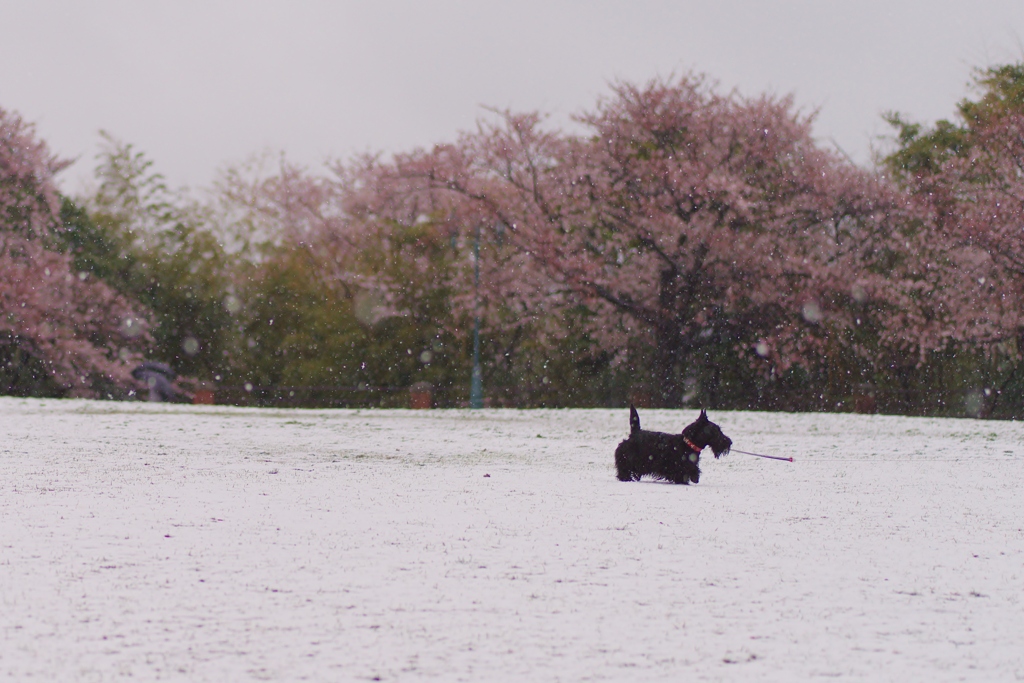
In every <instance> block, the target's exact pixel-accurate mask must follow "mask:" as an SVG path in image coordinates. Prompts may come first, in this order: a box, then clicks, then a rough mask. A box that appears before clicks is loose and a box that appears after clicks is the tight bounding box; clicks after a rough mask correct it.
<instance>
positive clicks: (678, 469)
mask: <svg viewBox="0 0 1024 683" xmlns="http://www.w3.org/2000/svg"><path fill="white" fill-rule="evenodd" d="M705 446H711V450H712V451H714V453H715V457H716V458H718V457H720V456H722V455H724V454H726V453H728V452H729V449H730V448H731V447H732V439H730V438H729V437H727V436H726V435H725V434H723V433H722V430H721V429H719V427H718V425H716V424H715V423H714V422H712V421H711V420H709V419H708V414H707V413H706V412H704V411H703V410H702V411H700V417H698V418H697V421H696V422H694V423H693V424H691V425H690V426H688V427H687V428H686V429H684V430H683V433H682V434H678V435H677V434H665V433H664V432H647V431H644V430H642V429H640V416H639V415H638V414H637V412H636V408H634V407H633V406H630V407H629V438H628V439H626V440H625V441H623V442H622V443H620V444H619V447H618V448H616V449H615V468H616V469H617V470H618V474H619V481H640V477H642V476H644V475H645V474H649V475H651V476H652V477H654V478H655V479H667V480H668V481H670V482H672V483H673V484H689V483H690V482H691V481H692V482H693V483H694V484H696V483H697V482H698V481H700V467H699V466H698V464H699V463H700V452H701V451H702V450H704V447H705Z"/></svg>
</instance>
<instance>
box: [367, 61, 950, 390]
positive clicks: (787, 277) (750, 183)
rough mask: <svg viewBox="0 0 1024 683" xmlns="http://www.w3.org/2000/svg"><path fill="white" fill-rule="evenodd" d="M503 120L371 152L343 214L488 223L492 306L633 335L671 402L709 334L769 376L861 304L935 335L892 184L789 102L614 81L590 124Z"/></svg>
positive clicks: (908, 335)
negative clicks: (385, 154)
mask: <svg viewBox="0 0 1024 683" xmlns="http://www.w3.org/2000/svg"><path fill="white" fill-rule="evenodd" d="M499 114H500V115H499V117H498V121H497V122H496V123H491V124H481V126H480V128H479V129H478V130H477V131H476V132H474V133H470V134H466V135H464V136H463V137H462V138H461V139H460V140H459V141H458V142H457V143H455V144H451V145H441V146H438V147H435V148H434V149H431V150H419V151H415V152H412V153H409V154H404V155H398V156H396V157H395V158H394V159H393V160H392V161H390V162H373V163H369V164H365V165H364V166H363V167H362V169H361V171H360V172H359V173H357V174H356V175H357V181H356V182H351V183H350V185H349V200H348V211H349V214H350V215H351V216H355V217H357V218H358V219H360V220H362V221H364V222H372V221H374V220H377V221H378V222H379V221H380V219H382V218H384V217H386V218H387V219H388V220H392V221H397V222H399V223H403V224H404V223H408V222H409V221H413V220H416V217H417V216H420V215H425V216H432V217H433V219H434V220H437V221H441V222H443V223H444V224H446V225H448V226H450V229H451V230H452V231H453V233H454V234H457V235H458V236H459V239H460V240H462V242H463V243H466V242H468V241H470V240H472V239H474V238H475V235H476V234H477V231H478V230H479V229H480V226H484V227H485V229H486V230H485V235H486V236H487V237H488V239H487V240H486V246H487V248H488V249H487V251H486V252H485V257H484V258H483V263H484V264H485V270H484V275H483V277H482V286H483V288H484V289H485V290H486V292H487V295H486V298H487V299H489V301H490V302H491V304H490V305H486V302H485V306H484V308H485V309H486V310H488V311H491V312H492V313H491V315H492V316H493V317H494V319H495V320H500V319H501V316H500V315H497V314H495V313H493V312H494V311H501V310H505V311H513V312H515V313H516V314H517V315H513V316H511V318H510V317H509V316H506V317H505V319H506V320H508V321H509V322H510V323H512V324H516V320H520V321H521V320H529V319H531V316H533V319H536V320H546V321H549V322H550V321H556V322H557V320H558V319H559V317H560V316H559V315H552V313H558V312H561V313H563V314H564V312H565V311H566V310H569V309H579V308H580V307H582V308H583V309H584V310H585V311H586V319H587V321H588V325H589V328H590V331H591V333H592V334H593V335H594V338H595V339H596V340H597V341H598V343H600V344H601V345H603V346H604V347H606V348H611V349H619V350H620V351H621V350H624V349H626V348H627V346H628V345H629V343H630V341H631V340H636V339H640V340H644V342H645V343H646V345H647V348H649V349H650V355H651V357H650V359H649V362H648V364H647V368H648V371H649V372H650V374H651V377H650V385H651V386H650V388H651V390H652V393H653V398H654V400H655V401H656V402H657V403H658V404H659V405H666V406H672V405H678V404H679V402H680V401H681V399H682V396H683V391H684V384H685V381H686V379H687V376H688V374H689V373H693V372H695V370H696V369H697V368H698V367H699V365H700V362H701V360H700V359H701V358H702V354H704V352H705V351H706V350H708V349H710V348H712V347H719V348H720V347H722V346H726V347H729V348H733V349H734V350H735V351H736V353H737V354H738V355H739V357H741V358H742V357H745V358H746V359H747V362H750V363H753V364H760V366H761V367H762V368H763V369H764V371H765V372H781V371H785V370H786V369H787V368H789V367H791V366H793V365H794V364H798V363H806V362H809V361H810V360H812V359H814V358H816V357H819V356H820V354H821V353H822V351H823V349H824V347H825V346H826V345H827V344H829V343H841V344H852V345H856V341H855V340H856V335H855V334H853V333H852V330H853V328H854V327H856V326H857V325H860V324H861V322H862V320H861V319H862V318H863V317H865V316H866V315H868V314H869V313H870V312H871V311H873V312H874V313H875V317H876V318H877V321H878V330H879V334H881V335H882V336H883V337H884V338H885V340H886V342H887V343H891V344H895V345H897V346H902V347H905V348H907V349H912V350H916V349H919V348H923V347H926V346H935V345H937V344H941V343H942V339H943V338H944V336H945V335H947V334H948V329H947V328H946V323H945V322H944V321H943V320H942V319H941V316H935V315H933V312H930V311H929V306H928V304H927V300H928V298H929V296H930V293H931V290H932V288H933V287H934V283H933V282H932V280H931V279H930V274H929V272H928V268H927V267H926V266H923V265H922V263H923V262H922V261H921V260H919V259H917V258H912V257H911V255H913V254H919V253H921V250H922V249H924V248H926V247H927V238H926V236H925V235H923V234H922V233H921V232H920V231H918V232H917V234H914V233H913V231H912V230H902V229H901V226H904V225H906V224H907V223H908V222H909V220H910V218H911V214H910V209H909V208H908V205H907V203H906V201H905V198H904V197H902V196H901V195H900V194H899V193H898V192H896V191H894V190H893V189H892V188H891V187H890V186H888V185H887V184H886V183H885V182H884V180H883V179H882V178H880V177H878V176H876V175H875V174H872V173H870V172H867V171H863V170H860V169H857V168H855V167H853V166H852V165H850V164H849V163H847V162H845V161H844V160H842V159H841V158H839V157H838V156H837V155H836V154H833V153H830V152H828V151H826V150H823V149H822V148H821V147H819V146H818V145H817V144H816V143H815V142H814V140H813V137H812V135H811V124H812V117H811V116H807V115H803V114H801V113H800V112H798V111H795V109H794V106H793V103H792V101H791V99H789V98H776V97H771V96H760V97H755V98H746V97H742V96H740V95H738V94H736V93H730V94H727V95H723V94H720V93H719V92H717V90H716V88H715V87H713V85H711V84H709V83H708V81H707V80H706V79H704V78H703V77H700V76H692V75H691V76H685V77H683V78H681V79H678V80H677V81H673V82H665V81H654V82H651V83H648V84H646V85H644V86H636V85H631V84H625V83H623V84H618V85H616V86H615V87H614V88H613V95H612V97H610V98H608V99H606V100H605V101H603V102H601V103H600V104H599V105H598V107H597V108H596V109H595V110H594V111H592V112H590V113H586V114H584V115H582V116H580V117H579V122H580V123H582V124H583V125H585V126H586V127H587V128H588V129H589V134H587V135H575V136H574V135H566V134H562V133H559V132H557V131H549V130H545V129H544V127H543V126H542V119H541V117H540V116H539V115H536V114H527V115H519V114H513V113H510V112H502V113H499ZM493 226H499V227H500V229H499V230H498V231H495V230H494V229H493ZM463 277H464V276H463ZM460 289H461V291H464V292H465V291H473V290H472V289H470V288H468V287H466V286H462V287H461V288H460ZM472 305H473V306H475V307H480V306H481V301H480V297H479V296H475V297H474V301H473V302H472ZM855 350H856V349H855ZM860 351H864V349H860Z"/></svg>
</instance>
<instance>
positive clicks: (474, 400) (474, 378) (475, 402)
mask: <svg viewBox="0 0 1024 683" xmlns="http://www.w3.org/2000/svg"><path fill="white" fill-rule="evenodd" d="M473 287H474V292H475V295H476V305H475V310H474V315H473V374H472V375H471V377H470V382H469V407H470V408H473V409H479V408H483V407H484V377H483V371H482V370H481V369H480V224H479V223H477V226H476V236H475V238H474V240H473Z"/></svg>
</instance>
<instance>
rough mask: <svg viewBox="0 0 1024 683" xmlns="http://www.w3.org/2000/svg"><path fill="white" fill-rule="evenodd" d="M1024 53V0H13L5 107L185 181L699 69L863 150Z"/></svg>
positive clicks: (588, 100)
mask: <svg viewBox="0 0 1024 683" xmlns="http://www.w3.org/2000/svg"><path fill="white" fill-rule="evenodd" d="M1022 59H1024V0H973V1H971V0H857V1H856V2H854V1H852V0H851V1H842V2H840V1H838V0H836V1H831V0H778V1H773V0H703V1H688V0H676V1H661V2H659V1H655V0H630V1H628V2H625V1H623V2H603V1H600V0H566V1H561V2H560V1H559V0H516V1H515V2H486V1H485V0H476V1H474V2H470V1H465V2H464V1H457V0H443V1H432V0H419V1H408V2H391V1H387V0H374V1H372V2H370V1H366V2H354V1H352V2H350V1H346V0H334V1H331V2H328V1H323V2H317V1H313V0H308V1H306V0H288V1H287V2H284V1H281V2H269V1H259V0H245V1H244V2H243V1H242V0H235V1H228V0H201V1H192V0H175V1H174V2H159V3H158V2H139V1H138V0H130V1H123V2H118V1H114V0H91V1H90V2H81V1H78V0H54V1H47V0H24V1H23V0H0V107H3V108H5V109H10V110H15V111H17V112H19V113H20V114H21V115H22V116H23V117H24V118H26V119H28V120H30V121H34V122H35V123H36V125H37V130H38V132H39V134H40V135H41V136H42V137H43V138H44V139H46V140H47V141H48V143H49V144H50V147H51V148H52V149H53V150H54V151H55V152H57V153H58V154H60V155H62V156H64V157H69V158H77V159H78V162H77V163H76V164H75V165H74V166H73V167H72V168H71V169H69V170H68V171H66V172H65V174H64V175H65V179H64V186H65V189H66V190H68V191H75V190H76V189H78V188H79V187H80V186H81V182H82V178H83V177H85V176H87V175H88V174H89V172H90V171H91V169H92V167H93V166H94V163H95V162H94V155H95V154H96V151H97V142H98V139H99V138H98V131H99V130H100V129H104V130H107V131H109V132H111V133H112V134H113V135H114V136H116V137H118V138H120V139H122V140H124V141H126V142H131V143H133V144H135V145H136V147H137V148H138V149H140V150H143V151H145V152H146V153H147V155H148V156H149V157H150V158H151V159H153V160H154V161H155V163H156V168H157V170H159V171H161V172H163V173H164V174H165V175H166V176H167V178H168V179H169V180H170V182H171V184H172V185H175V186H178V185H189V186H193V187H195V186H202V185H204V184H207V183H209V182H210V181H211V180H212V179H213V178H214V177H215V175H216V173H217V171H218V169H220V168H222V167H224V166H225V165H228V164H232V163H238V162H240V161H244V160H245V159H246V158H248V157H250V156H251V155H253V154H257V153H260V152H262V151H267V150H272V151H277V150H283V151H285V152H286V153H287V154H288V156H289V157H291V158H292V159H293V160H296V161H299V162H302V163H305V164H307V165H310V166H313V167H316V166H317V165H319V164H320V163H322V162H323V161H324V160H326V159H328V158H336V157H342V158H346V157H349V156H350V155H352V154H354V153H359V152H365V151H385V152H388V151H398V150H404V149H410V148H412V147H416V146H427V145H431V144H433V143H436V142H444V141H447V140H451V139H453V138H454V137H455V136H456V135H457V133H458V131H460V130H466V129H469V128H472V127H473V126H474V123H475V121H476V120H477V119H478V118H480V117H481V116H484V115H486V112H485V111H484V110H483V109H482V107H483V106H488V105H489V106H495V107H500V108H505V107H509V108H512V109H515V110H541V111H545V112H549V113H550V114H551V121H552V122H553V123H554V124H555V125H559V126H561V127H566V126H567V125H569V124H568V121H569V116H570V115H571V114H573V113H576V112H579V111H582V110H584V109H589V108H591V107H593V105H594V103H595V102H596V100H597V99H598V98H599V97H601V96H602V95H604V94H607V92H608V88H607V85H608V83H609V81H612V80H615V79H626V80H631V81H645V80H648V79H650V78H653V77H655V76H659V75H660V76H667V75H671V74H679V73H683V72H686V71H689V70H694V71H700V72H704V73H706V74H708V75H710V76H711V77H713V78H714V79H716V80H717V81H719V82H720V83H721V85H722V87H723V88H724V89H732V88H738V89H739V90H740V91H741V92H743V93H745V94H756V93H758V92H761V91H772V92H775V93H778V94H784V93H793V94H794V95H795V97H796V101H797V103H798V105H799V106H800V107H802V108H803V109H805V110H807V111H810V110H814V109H818V110H819V112H820V113H819V115H818V119H817V125H816V128H815V131H816V134H817V136H818V137H819V138H820V140H822V141H823V142H825V143H827V144H831V141H835V143H836V144H838V145H839V146H841V147H842V149H843V150H845V151H846V152H847V153H848V154H849V155H850V156H851V157H853V158H854V159H855V160H856V161H858V162H859V163H864V164H867V163H869V161H870V158H871V147H872V145H873V144H877V143H875V138H876V137H877V136H879V135H882V134H884V133H885V132H886V127H885V125H884V124H883V123H882V122H881V118H880V115H881V114H882V112H884V111H886V110H897V111H900V112H904V113H906V114H908V115H909V116H910V117H911V118H914V119H917V120H922V121H933V120H935V119H937V118H943V117H950V116H951V115H952V114H953V112H954V106H955V103H956V102H957V101H958V100H959V99H961V98H962V97H964V96H965V95H966V94H967V93H968V89H967V86H968V81H969V80H970V76H971V70H972V68H974V67H978V66H986V65H990V64H995V63H1006V62H1014V61H1020V60H1022Z"/></svg>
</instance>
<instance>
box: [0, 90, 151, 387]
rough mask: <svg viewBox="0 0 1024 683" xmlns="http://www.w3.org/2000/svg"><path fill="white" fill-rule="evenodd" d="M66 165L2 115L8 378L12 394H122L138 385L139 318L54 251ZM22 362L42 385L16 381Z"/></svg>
mask: <svg viewBox="0 0 1024 683" xmlns="http://www.w3.org/2000/svg"><path fill="white" fill-rule="evenodd" d="M65 165H66V164H65V163H64V162H62V161H60V160H58V159H57V158H56V157H54V156H53V155H52V154H51V153H50V152H49V150H48V149H47V146H46V144H45V143H44V142H42V141H40V140H38V139H37V138H36V135H35V131H34V129H33V127H32V126H31V125H30V124H27V123H25V122H24V121H23V120H22V119H21V118H20V117H19V116H18V115H17V114H15V113H13V112H9V111H6V110H3V109H0V360H3V362H4V363H5V365H6V367H5V368H4V372H3V373H2V374H3V376H4V377H7V378H11V379H9V380H8V382H7V384H8V386H7V387H6V390H7V391H8V392H11V391H13V392H17V393H26V392H32V391H36V390H40V387H41V386H43V385H46V384H48V385H49V389H48V391H51V392H53V393H56V394H59V395H70V396H96V395H99V394H101V393H103V392H107V391H114V390H119V389H120V390H125V389H127V388H129V387H131V386H132V385H133V381H132V379H131V376H130V374H129V370H130V365H129V363H128V361H133V360H135V359H137V358H138V353H137V351H138V349H139V348H140V345H141V344H143V343H145V342H146V341H147V340H148V332H147V322H146V319H145V317H144V316H143V314H142V311H141V310H140V309H139V308H138V307H137V306H135V305H133V304H132V303H131V302H130V301H129V300H128V299H126V298H125V297H123V296H121V295H119V294H117V293H116V292H115V291H114V290H113V289H111V288H110V287H108V286H106V285H105V284H103V283H102V282H99V281H97V280H96V279H95V278H93V277H90V276H89V275H88V274H87V273H85V272H76V271H75V270H74V269H73V268H72V265H71V257H70V256H69V255H68V254H67V253H62V252H61V251H60V250H59V249H58V248H57V247H58V241H57V240H56V239H55V236H56V231H57V230H59V229H60V221H59V210H60V201H59V197H58V194H57V190H56V187H55V185H54V181H53V177H54V174H56V173H57V172H58V171H59V170H60V169H61V168H63V167H64V166H65ZM25 365H31V366H32V368H34V369H35V370H38V371H39V372H40V373H41V374H42V375H43V376H44V377H43V378H35V379H36V380H39V379H42V380H44V381H42V382H39V381H36V382H35V383H34V384H31V385H28V386H26V384H25V382H24V381H18V380H17V379H16V378H18V377H22V379H23V375H24V373H22V372H21V370H23V369H24V367H23V366H25ZM19 366H22V367H19Z"/></svg>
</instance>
